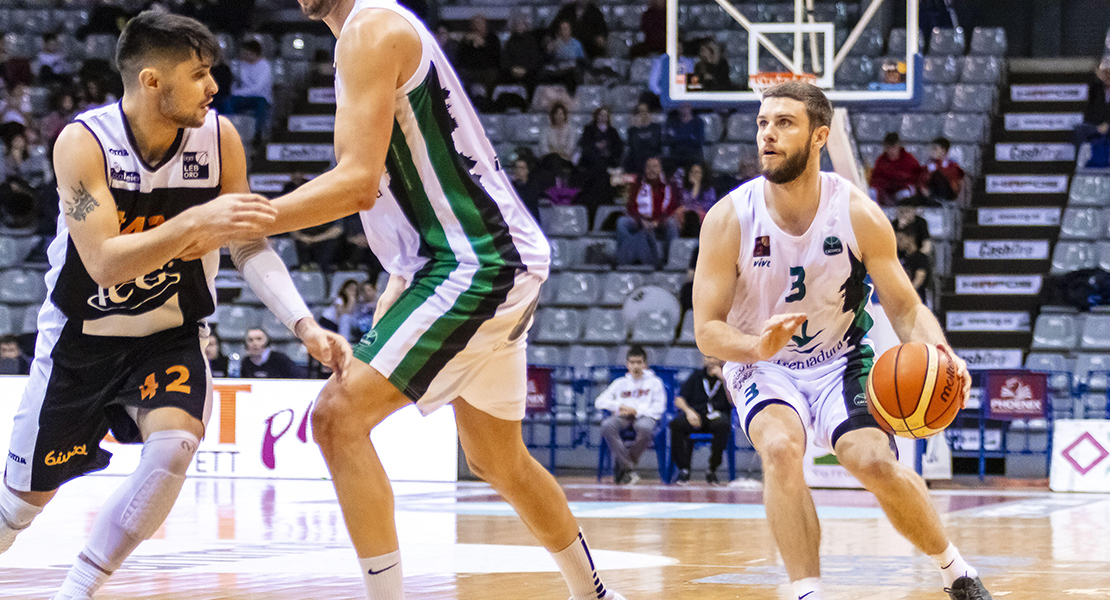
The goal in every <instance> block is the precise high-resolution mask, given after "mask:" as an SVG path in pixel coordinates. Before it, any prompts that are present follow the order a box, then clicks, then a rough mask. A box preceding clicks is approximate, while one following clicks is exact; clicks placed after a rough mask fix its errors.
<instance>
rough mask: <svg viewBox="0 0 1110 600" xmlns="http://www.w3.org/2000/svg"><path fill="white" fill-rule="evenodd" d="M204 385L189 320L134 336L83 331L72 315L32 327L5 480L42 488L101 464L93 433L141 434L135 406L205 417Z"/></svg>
mask: <svg viewBox="0 0 1110 600" xmlns="http://www.w3.org/2000/svg"><path fill="white" fill-rule="evenodd" d="M211 388H212V386H211V378H210V377H209V375H208V362H207V361H206V360H205V357H204V354H203V352H202V350H201V338H200V330H199V328H198V325H197V324H196V323H193V324H189V325H183V326H181V327H175V328H173V329H167V330H165V331H160V332H157V333H154V334H151V335H149V336H145V337H138V338H136V337H108V336H92V335H86V334H84V333H81V332H80V327H79V326H78V324H76V323H73V322H70V323H68V324H66V325H64V326H62V327H60V328H59V329H55V330H44V331H40V332H39V338H38V348H37V349H36V353H35V360H34V362H32V363H31V374H30V377H29V378H28V380H27V387H26V389H25V390H24V392H23V400H22V402H21V403H20V405H19V410H18V411H17V412H16V415H15V423H14V426H13V429H12V441H11V446H10V448H9V451H8V460H7V475H6V479H7V483H8V485H9V486H11V487H12V488H14V489H16V490H19V491H24V492H26V491H35V492H45V491H50V490H55V489H57V488H58V487H59V486H61V485H62V484H63V483H65V482H66V481H69V480H70V479H73V478H76V477H80V476H82V475H84V474H86V473H91V472H93V471H98V470H100V469H103V468H104V467H106V466H108V461H109V459H110V458H111V456H112V453H111V452H108V451H106V450H103V449H101V448H100V441H101V440H102V439H104V436H105V435H106V434H107V433H108V432H109V430H110V431H111V433H112V436H113V437H114V438H115V439H116V441H118V442H122V443H125V444H130V443H138V442H141V441H142V435H141V434H140V432H139V427H138V425H137V424H136V422H135V418H136V416H137V415H138V414H139V413H140V412H145V411H149V410H153V409H156V408H163V407H174V408H179V409H181V410H183V411H185V412H187V413H189V414H190V415H192V416H193V417H195V418H196V419H198V420H200V421H201V422H205V423H206V422H207V420H208V415H209V411H210V410H211Z"/></svg>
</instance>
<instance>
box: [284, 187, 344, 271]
mask: <svg viewBox="0 0 1110 600" xmlns="http://www.w3.org/2000/svg"><path fill="white" fill-rule="evenodd" d="M305 181H306V180H305V175H304V173H301V172H300V171H294V172H293V173H292V174H291V175H290V177H289V183H287V184H285V187H284V188H282V190H281V193H282V194H288V193H289V192H292V191H293V190H295V189H297V188H299V187H301V186H302V185H304V182H305ZM345 233H346V231H345V229H344V221H343V220H337V221H332V222H331V223H324V224H323V225H316V226H314V227H306V228H304V229H301V230H299V231H294V232H292V233H290V234H289V236H290V237H292V238H293V241H294V242H295V243H296V246H297V263H298V264H300V266H301V268H302V269H307V270H310V271H316V270H322V271H325V272H331V271H334V270H336V269H337V268H338V258H339V251H340V249H341V248H342V246H343V242H344V238H345Z"/></svg>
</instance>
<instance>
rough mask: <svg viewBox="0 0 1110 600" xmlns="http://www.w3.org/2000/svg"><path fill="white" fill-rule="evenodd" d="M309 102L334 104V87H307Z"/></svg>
mask: <svg viewBox="0 0 1110 600" xmlns="http://www.w3.org/2000/svg"><path fill="white" fill-rule="evenodd" d="M308 102H309V103H310V104H335V88H330V87H315V88H309V89H308Z"/></svg>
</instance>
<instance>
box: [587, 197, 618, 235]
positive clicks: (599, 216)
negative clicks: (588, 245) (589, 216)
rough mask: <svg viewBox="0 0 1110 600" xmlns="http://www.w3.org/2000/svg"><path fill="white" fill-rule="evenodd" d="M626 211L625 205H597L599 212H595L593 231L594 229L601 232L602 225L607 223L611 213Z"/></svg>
mask: <svg viewBox="0 0 1110 600" xmlns="http://www.w3.org/2000/svg"><path fill="white" fill-rule="evenodd" d="M624 212H625V208H624V206H623V205H621V206H617V205H615V204H602V205H601V206H599V207H597V212H595V213H594V227H593V230H592V231H594V232H595V233H597V232H600V231H601V226H602V225H603V224H604V223H605V221H606V220H608V219H609V215H611V214H613V213H620V214H622V215H623V214H624Z"/></svg>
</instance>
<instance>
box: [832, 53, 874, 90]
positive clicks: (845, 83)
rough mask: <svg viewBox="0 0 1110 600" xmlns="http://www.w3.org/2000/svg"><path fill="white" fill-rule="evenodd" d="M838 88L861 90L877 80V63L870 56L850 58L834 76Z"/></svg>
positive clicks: (845, 60)
mask: <svg viewBox="0 0 1110 600" xmlns="http://www.w3.org/2000/svg"><path fill="white" fill-rule="evenodd" d="M834 78H835V80H836V86H837V87H847V88H854V89H860V88H864V87H866V86H867V84H868V83H871V82H872V81H874V80H875V63H874V61H872V60H871V57H869V56H849V57H847V58H845V59H844V62H843V63H841V65H840V68H839V69H837V70H836V73H835V75H834Z"/></svg>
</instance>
